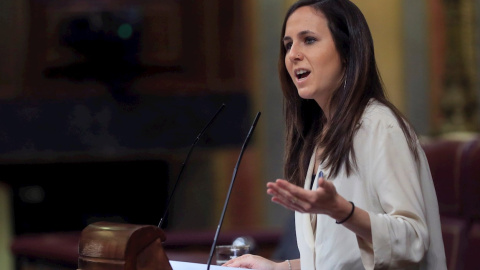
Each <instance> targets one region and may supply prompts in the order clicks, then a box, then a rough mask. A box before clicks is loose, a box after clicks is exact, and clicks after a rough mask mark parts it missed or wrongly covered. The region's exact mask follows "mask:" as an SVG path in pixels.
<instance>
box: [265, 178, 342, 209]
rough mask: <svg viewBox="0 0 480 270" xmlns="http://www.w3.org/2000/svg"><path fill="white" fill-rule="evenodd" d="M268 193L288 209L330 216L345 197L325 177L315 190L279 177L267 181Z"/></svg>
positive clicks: (274, 200) (319, 180)
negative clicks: (273, 180) (272, 180)
mask: <svg viewBox="0 0 480 270" xmlns="http://www.w3.org/2000/svg"><path fill="white" fill-rule="evenodd" d="M267 193H268V194H270V195H272V201H273V202H275V203H277V204H280V205H282V206H284V207H286V208H288V209H291V210H294V211H297V212H301V213H311V214H326V215H329V216H332V214H333V213H336V211H337V209H338V207H339V203H340V201H341V200H342V199H343V198H342V197H341V196H340V195H339V194H338V193H337V190H336V188H335V186H334V185H333V183H332V182H331V181H327V180H325V179H324V178H323V177H320V178H319V179H318V188H317V189H315V190H306V189H303V188H301V187H299V186H296V185H294V184H292V183H290V182H288V181H286V180H283V179H277V180H276V181H275V182H269V183H267ZM343 200H345V199H343Z"/></svg>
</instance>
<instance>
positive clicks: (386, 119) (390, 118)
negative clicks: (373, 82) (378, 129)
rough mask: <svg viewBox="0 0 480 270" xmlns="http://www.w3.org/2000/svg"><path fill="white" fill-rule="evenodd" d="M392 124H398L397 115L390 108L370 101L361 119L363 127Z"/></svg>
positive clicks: (375, 101)
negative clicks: (364, 125)
mask: <svg viewBox="0 0 480 270" xmlns="http://www.w3.org/2000/svg"><path fill="white" fill-rule="evenodd" d="M392 122H393V123H397V122H398V121H397V118H396V117H395V114H394V113H393V112H392V110H390V108H388V107H387V106H385V105H384V104H382V103H380V102H378V101H377V100H375V99H372V100H370V102H369V103H368V105H367V107H365V111H364V112H363V115H362V118H361V124H362V125H363V124H366V125H369V124H370V125H371V124H387V123H392Z"/></svg>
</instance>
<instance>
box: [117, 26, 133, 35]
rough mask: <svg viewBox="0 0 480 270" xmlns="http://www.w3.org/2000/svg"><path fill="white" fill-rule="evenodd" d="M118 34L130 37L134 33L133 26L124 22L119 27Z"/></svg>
mask: <svg viewBox="0 0 480 270" xmlns="http://www.w3.org/2000/svg"><path fill="white" fill-rule="evenodd" d="M117 33H118V36H119V37H120V38H123V39H128V38H130V37H131V36H132V34H133V28H132V26H131V25H130V24H129V23H124V24H122V25H120V26H119V27H118V30H117Z"/></svg>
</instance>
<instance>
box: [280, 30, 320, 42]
mask: <svg viewBox="0 0 480 270" xmlns="http://www.w3.org/2000/svg"><path fill="white" fill-rule="evenodd" d="M313 33H314V32H313V31H310V30H303V31H301V32H299V33H298V34H297V36H299V37H301V36H305V35H308V34H313ZM290 40H292V38H291V37H290V36H285V37H283V41H284V42H285V41H290Z"/></svg>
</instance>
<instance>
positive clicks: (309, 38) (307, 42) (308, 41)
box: [305, 37, 317, 44]
mask: <svg viewBox="0 0 480 270" xmlns="http://www.w3.org/2000/svg"><path fill="white" fill-rule="evenodd" d="M315 41H317V39H316V38H314V37H306V38H305V44H313V43H314V42H315Z"/></svg>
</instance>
